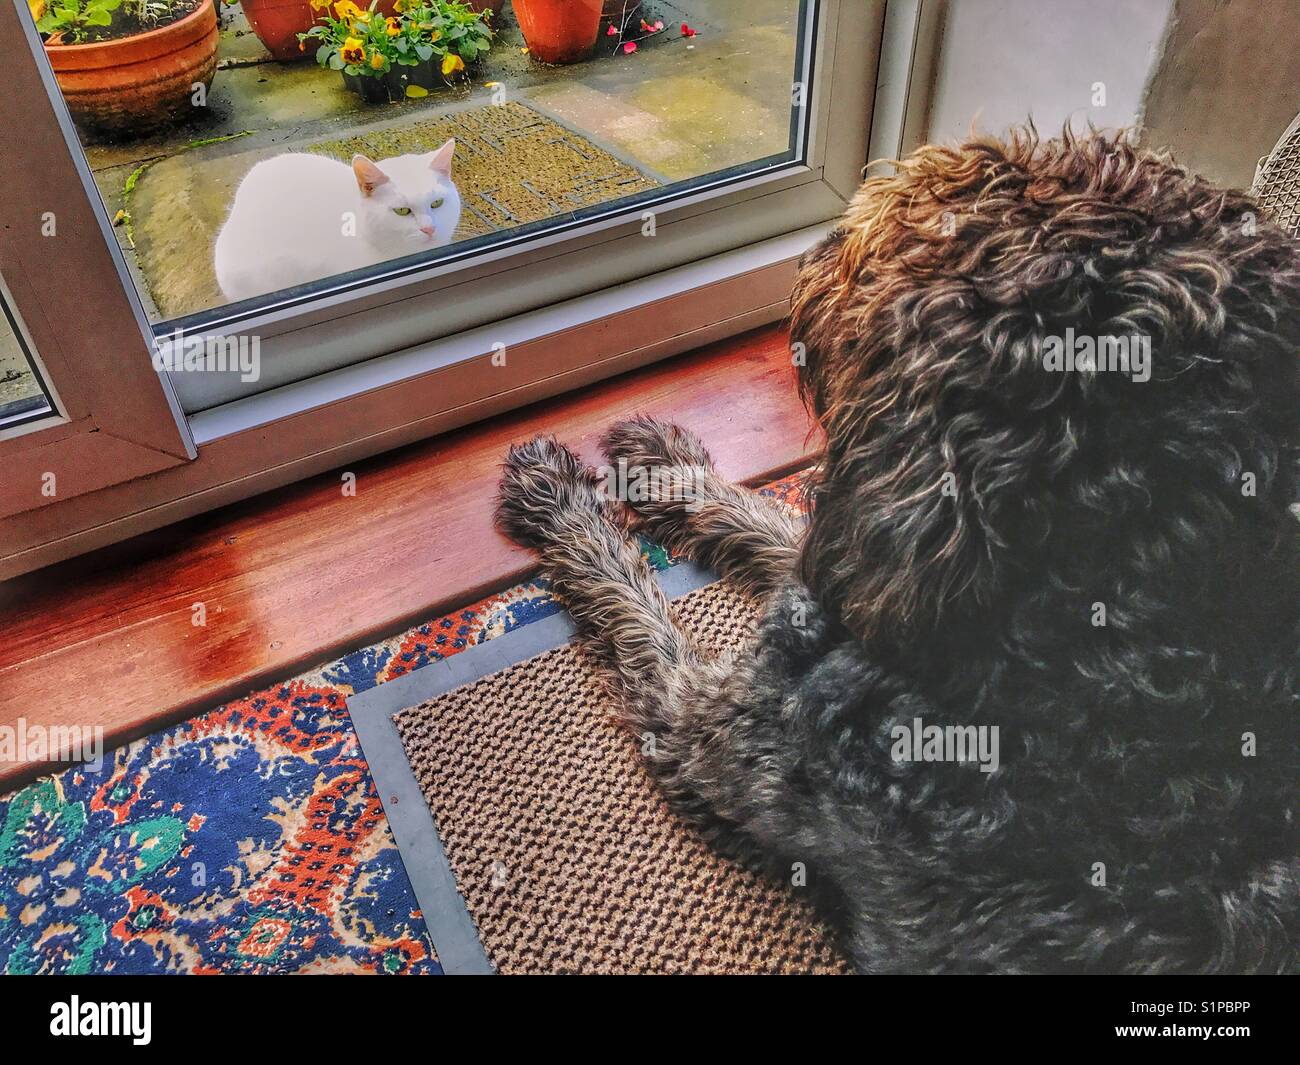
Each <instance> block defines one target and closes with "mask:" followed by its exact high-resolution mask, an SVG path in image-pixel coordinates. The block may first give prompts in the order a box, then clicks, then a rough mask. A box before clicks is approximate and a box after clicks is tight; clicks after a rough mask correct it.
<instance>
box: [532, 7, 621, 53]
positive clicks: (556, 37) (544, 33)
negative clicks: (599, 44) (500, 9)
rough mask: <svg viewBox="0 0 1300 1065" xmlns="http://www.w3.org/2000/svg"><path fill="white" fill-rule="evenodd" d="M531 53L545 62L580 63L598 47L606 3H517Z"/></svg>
mask: <svg viewBox="0 0 1300 1065" xmlns="http://www.w3.org/2000/svg"><path fill="white" fill-rule="evenodd" d="M514 6H515V18H517V19H518V20H519V28H520V29H521V30H522V31H523V34H524V41H525V42H527V44H528V51H529V53H530V54H531V55H532V56H533V57H534V58H536V59H540V60H541V61H542V62H543V63H576V62H578V61H579V60H581V59H586V58H587V56H589V55H590V54H591V50H592V49H593V48H594V47H595V46H596V36H597V34H598V33H599V32H600V16H601V13H602V10H603V8H604V3H603V0H514Z"/></svg>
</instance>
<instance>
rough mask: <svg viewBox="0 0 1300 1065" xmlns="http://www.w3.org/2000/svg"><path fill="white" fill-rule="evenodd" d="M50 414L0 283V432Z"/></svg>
mask: <svg viewBox="0 0 1300 1065" xmlns="http://www.w3.org/2000/svg"><path fill="white" fill-rule="evenodd" d="M53 412H54V406H53V404H51V402H50V397H49V395H48V394H47V393H46V390H45V384H44V382H43V381H42V380H41V376H40V373H39V372H38V371H37V369H36V367H35V365H34V364H33V362H32V359H31V357H30V356H29V354H28V348H27V342H26V340H25V338H24V337H23V335H22V329H21V328H20V327H19V323H18V317H17V314H16V313H15V312H14V310H13V308H12V306H11V304H10V302H9V296H8V293H7V292H6V291H4V286H3V285H2V284H0V430H4V429H12V428H14V427H16V426H19V425H23V424H25V423H27V422H30V421H35V420H36V419H37V418H44V417H46V416H47V415H49V414H52V413H53Z"/></svg>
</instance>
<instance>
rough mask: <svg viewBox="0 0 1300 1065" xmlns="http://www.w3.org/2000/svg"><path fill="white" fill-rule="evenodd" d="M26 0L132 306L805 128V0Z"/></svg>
mask: <svg viewBox="0 0 1300 1065" xmlns="http://www.w3.org/2000/svg"><path fill="white" fill-rule="evenodd" d="M31 3H32V8H33V12H34V14H36V15H37V16H39V17H38V19H37V23H36V25H37V27H38V30H39V31H40V32H41V34H42V37H43V40H44V46H45V53H46V55H47V56H48V58H49V60H50V63H51V65H52V67H53V69H54V72H55V75H56V78H57V80H58V82H59V85H60V88H61V89H62V91H63V94H64V98H65V100H66V101H67V103H68V106H69V109H70V111H71V112H72V114H73V117H74V121H75V122H76V124H77V127H78V131H79V135H80V138H81V142H82V146H83V149H84V151H85V155H86V158H87V160H88V162H89V164H90V167H91V170H92V172H93V174H94V178H95V181H96V184H97V185H98V188H99V191H100V194H101V196H102V198H103V200H104V203H105V205H106V207H107V208H108V213H109V214H110V216H113V217H114V218H115V223H116V232H117V234H118V238H119V241H120V243H121V245H122V247H123V249H124V252H125V254H126V256H127V260H128V263H129V265H130V267H131V271H132V276H133V277H134V279H135V282H136V286H137V288H138V290H139V292H140V295H141V297H142V300H143V302H144V304H145V306H146V309H147V310H148V312H149V314H150V316H151V319H152V320H153V322H154V323H155V324H158V323H161V322H165V321H173V320H176V319H186V318H189V316H194V315H199V316H200V318H199V319H197V320H199V321H201V316H202V315H203V313H204V312H209V311H212V310H214V309H216V308H222V307H226V306H229V305H231V304H236V303H239V302H240V301H249V300H251V301H253V304H250V305H249V306H252V305H257V304H262V305H267V304H270V303H273V302H276V300H275V298H270V299H268V298H267V297H268V296H269V295H270V294H273V293H278V294H280V298H288V296H289V295H291V296H293V297H295V298H298V297H301V296H302V295H303V294H304V293H312V292H315V291H320V290H323V289H324V288H325V287H326V284H325V282H326V279H329V282H328V284H329V286H330V287H333V286H336V285H337V284H339V283H355V282H357V281H359V280H361V279H364V278H368V277H371V276H374V275H375V274H376V273H377V272H380V271H382V270H391V269H393V268H394V266H395V264H397V268H399V269H411V268H417V267H418V266H419V265H422V264H426V263H427V262H428V261H429V260H430V259H432V258H435V257H437V256H439V255H447V254H451V253H453V252H463V251H465V250H466V249H467V248H474V247H479V246H483V245H486V244H490V243H492V242H494V241H498V240H500V239H502V238H505V237H518V236H519V235H520V234H521V233H527V232H532V231H537V232H543V231H547V230H549V229H551V228H553V227H555V226H556V225H559V224H564V223H572V222H575V221H580V220H584V219H587V218H590V217H593V216H595V215H598V214H600V213H603V212H605V211H607V210H609V209H610V205H613V204H617V205H618V206H619V207H620V208H622V209H625V208H627V207H628V206H629V205H630V204H634V203H639V202H642V201H644V202H645V203H646V204H647V205H649V204H651V203H658V202H662V201H663V200H664V198H665V196H666V195H672V194H677V193H679V192H680V191H682V190H684V189H687V188H695V187H700V186H701V185H702V184H704V183H706V182H708V183H712V182H713V181H716V180H718V179H719V176H725V177H727V178H730V177H731V176H733V175H734V176H740V175H742V174H751V173H754V172H758V171H761V170H764V169H768V168H772V167H774V166H778V165H781V164H784V163H788V162H790V161H791V160H794V159H797V158H799V157H800V153H801V150H802V130H801V125H800V121H799V120H800V118H801V116H802V113H803V110H804V108H803V107H802V102H803V99H804V98H805V96H806V93H805V92H804V91H803V90H802V89H801V88H798V87H797V86H798V85H801V84H802V82H803V80H804V79H803V72H802V70H801V62H802V56H803V48H802V44H801V42H802V34H803V33H804V29H805V26H806V24H807V22H808V20H809V19H810V18H811V11H810V10H809V8H810V5H809V4H808V3H807V0H805V2H803V3H801V2H800V0H644V2H638V0H570V2H569V3H567V4H561V5H556V4H555V3H553V2H551V0H513V2H511V3H506V2H505V0H474V2H473V3H471V4H469V5H468V6H467V5H466V4H464V3H460V2H457V0H373V2H372V3H371V4H370V6H369V7H368V8H365V9H364V10H363V9H362V8H361V7H358V6H356V5H354V4H352V3H350V2H349V0H335V2H333V3H328V4H327V3H326V0H242V3H240V4H238V5H233V4H229V3H226V2H224V0H222V2H219V3H218V4H217V6H214V3H213V0H75V5H76V6H74V7H72V8H68V7H60V8H58V9H55V8H54V7H53V6H52V5H50V6H47V2H46V0H31ZM92 8H93V9H94V10H96V11H98V10H103V9H106V10H107V11H108V12H109V14H108V21H107V24H106V25H100V24H98V23H99V21H101V19H100V17H98V16H97V17H96V18H94V19H92V18H91V17H90V14H89V13H90V11H91V10H92ZM68 11H75V12H80V15H77V16H75V17H68V15H67V14H66V13H67V12H68ZM146 31H149V32H150V34H151V37H150V41H152V42H156V46H155V50H156V52H157V54H156V55H145V56H144V57H143V58H141V52H142V40H143V38H142V34H143V33H144V32H146ZM302 34H306V35H307V36H300V35H302ZM117 52H120V53H121V56H122V57H125V56H127V55H131V56H134V57H135V58H134V60H133V61H132V62H127V61H126V59H125V58H117V57H115V53H117ZM163 71H169V72H170V73H169V74H168V76H166V77H164V78H162V79H161V80H160V79H159V77H158V75H159V73H160V72H163ZM647 224H648V225H649V224H652V223H650V222H647ZM398 260H401V262H400V264H399V263H398Z"/></svg>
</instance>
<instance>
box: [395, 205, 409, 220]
mask: <svg viewBox="0 0 1300 1065" xmlns="http://www.w3.org/2000/svg"><path fill="white" fill-rule="evenodd" d="M410 213H411V209H410V208H409V207H394V208H393V214H395V215H397V216H398V217H399V218H405V217H406V216H407V215H408V214H410Z"/></svg>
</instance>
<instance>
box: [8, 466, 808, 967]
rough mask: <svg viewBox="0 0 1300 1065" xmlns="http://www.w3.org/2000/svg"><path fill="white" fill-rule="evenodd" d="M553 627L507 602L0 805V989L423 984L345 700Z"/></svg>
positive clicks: (655, 551)
mask: <svg viewBox="0 0 1300 1065" xmlns="http://www.w3.org/2000/svg"><path fill="white" fill-rule="evenodd" d="M798 485H799V478H798V477H797V476H796V477H789V478H786V479H784V480H782V481H778V482H777V483H776V484H773V485H770V486H768V487H767V488H765V489H763V492H764V494H766V495H771V496H774V497H776V498H778V499H780V500H781V501H783V502H785V503H787V504H789V505H791V506H793V505H795V504H796V501H797V498H798ZM646 550H647V552H648V557H649V560H650V562H651V564H652V565H654V566H655V567H656V568H658V569H663V568H666V567H667V566H669V565H672V562H673V560H672V559H670V558H669V557H668V556H667V555H666V554H665V553H664V552H663V551H662V550H661V549H659V548H655V547H652V546H650V545H646ZM560 609H561V607H560V606H559V604H558V603H557V602H556V601H555V600H554V599H553V598H552V597H551V595H550V592H549V590H548V589H547V587H546V583H545V582H544V581H536V582H531V583H526V584H521V585H518V586H516V587H514V588H512V589H510V590H509V591H506V592H504V593H501V594H499V595H495V596H491V597H489V598H487V599H484V600H482V601H481V602H478V603H475V604H473V605H471V606H468V607H466V608H464V609H463V610H459V611H456V612H455V613H453V614H449V615H447V616H445V617H441V618H438V619H436V620H434V621H431V622H428V623H426V624H423V625H419V626H416V627H415V628H413V629H410V630H408V631H407V632H405V633H402V634H401V635H399V636H396V637H394V638H392V639H390V640H386V641H384V642H383V643H379V644H376V645H374V646H371V647H366V648H362V649H360V650H358V651H355V652H353V653H352V654H349V655H346V656H344V657H343V658H341V659H339V660H338V661H335V662H331V663H330V664H328V665H326V666H323V667H322V668H320V669H316V670H313V671H311V672H310V673H307V674H304V675H302V676H300V677H297V678H294V679H293V680H289V681H286V682H285V683H284V684H280V685H276V686H274V687H271V688H267V689H265V690H263V691H260V692H256V693H254V694H252V695H250V696H248V697H247V698H244V699H240V700H238V701H236V702H232V703H229V704H228V705H226V706H224V707H221V708H220V709H217V710H214V711H212V712H211V713H208V714H204V715H202V716H200V717H197V718H194V719H192V720H190V721H187V722H185V723H184V724H181V725H177V726H175V727H173V728H170V729H167V730H165V731H163V732H160V733H157V734H156V735H154V736H150V737H147V738H146V739H143V740H139V741H137V742H135V743H133V744H131V745H129V746H127V747H122V748H119V749H118V750H116V751H113V752H110V755H109V757H108V758H107V759H106V761H105V764H104V766H103V768H102V770H100V771H99V772H93V771H91V770H89V769H86V768H84V767H78V768H75V769H68V770H65V771H64V772H62V773H58V774H55V775H53V776H50V777H45V778H43V779H41V780H39V781H37V782H36V783H34V784H31V785H29V786H27V787H26V788H23V789H21V790H19V791H17V792H13V793H11V794H9V795H6V796H4V797H3V798H0V972H4V973H98V972H106V973H163V972H171V973H223V972H224V973H235V972H238V973H277V972H299V973H302V972H371V973H412V974H414V973H437V972H440V971H441V970H440V969H439V967H438V963H437V960H436V959H435V958H434V956H433V951H432V947H431V945H430V943H429V940H428V936H427V934H426V932H425V928H424V923H423V920H422V918H421V916H420V913H419V910H418V909H417V908H416V906H415V902H414V896H413V895H412V893H411V888H410V883H409V882H408V880H407V877H406V871H405V869H404V868H403V867H402V862H401V858H400V857H399V855H398V852H397V847H396V845H395V844H394V842H393V838H392V834H391V833H390V831H389V828H388V822H387V820H386V818H385V817H384V813H383V809H382V806H381V804H380V801H379V796H378V795H377V793H376V792H375V786H374V782H373V781H372V779H371V777H370V772H369V770H368V769H367V767H366V763H365V760H364V758H362V756H361V751H360V747H359V745H358V743H357V738H356V734H355V733H354V732H353V730H352V724H351V721H350V720H349V718H348V715H347V710H346V706H345V699H346V697H347V696H348V695H349V694H352V693H354V692H360V691H364V690H366V689H368V688H371V687H373V686H374V685H376V684H383V683H385V682H386V681H389V680H391V679H393V678H394V677H398V676H401V675H402V674H404V673H408V672H410V671H411V670H413V669H418V668H419V667H420V666H422V665H425V664H427V663H429V662H434V661H437V660H439V659H442V658H447V657H449V656H451V655H454V654H456V653H458V652H460V651H462V650H464V649H465V648H466V647H469V646H472V645H474V644H479V643H482V642H483V641H485V640H489V639H492V638H493V637H495V636H499V635H501V634H502V633H505V632H509V631H511V630H513V629H515V628H518V627H519V626H520V625H526V624H528V623H530V622H532V621H536V620H539V619H541V618H543V617H548V616H550V615H551V614H553V613H555V612H557V611H558V610H560Z"/></svg>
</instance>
